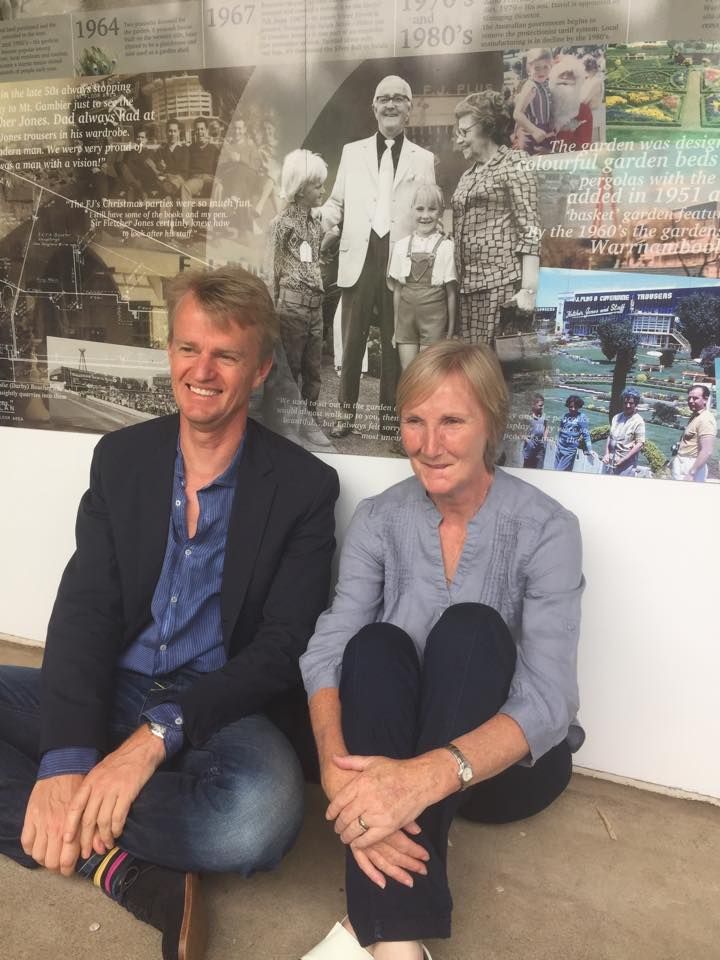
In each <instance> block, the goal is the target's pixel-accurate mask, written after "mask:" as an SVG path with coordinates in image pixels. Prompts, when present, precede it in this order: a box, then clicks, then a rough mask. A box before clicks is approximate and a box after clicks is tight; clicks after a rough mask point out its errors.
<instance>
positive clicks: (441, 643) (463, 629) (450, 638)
mask: <svg viewBox="0 0 720 960" xmlns="http://www.w3.org/2000/svg"><path fill="white" fill-rule="evenodd" d="M456 650H457V651H459V652H461V653H462V654H463V655H468V654H469V653H470V651H471V650H472V651H473V652H475V653H477V652H478V651H479V652H480V653H481V654H482V655H483V657H485V658H487V657H491V658H496V659H499V660H500V661H501V662H502V663H503V664H504V665H505V666H506V667H507V668H509V669H511V670H512V669H514V666H515V659H516V655H517V654H516V648H515V641H514V640H513V638H512V635H511V633H510V631H509V629H508V627H507V624H506V623H505V621H504V620H503V618H502V617H501V616H500V614H499V613H498V611H497V610H495V609H494V608H493V607H489V606H487V605H486V604H484V603H456V604H453V605H452V606H451V607H448V608H447V609H446V610H445V611H444V612H443V614H442V616H441V617H440V619H439V620H438V621H437V623H436V624H435V626H434V627H433V628H432V630H431V631H430V635H429V636H428V641H427V645H426V648H425V661H426V663H427V661H428V659H429V658H432V657H434V656H438V655H440V656H448V655H452V653H453V652H454V651H456Z"/></svg>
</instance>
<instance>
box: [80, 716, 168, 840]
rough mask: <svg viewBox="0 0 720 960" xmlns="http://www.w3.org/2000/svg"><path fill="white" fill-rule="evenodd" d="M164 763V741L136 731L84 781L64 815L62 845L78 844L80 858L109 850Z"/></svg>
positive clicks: (140, 729) (145, 732)
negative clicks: (132, 807) (131, 808)
mask: <svg viewBox="0 0 720 960" xmlns="http://www.w3.org/2000/svg"><path fill="white" fill-rule="evenodd" d="M164 760H165V745H164V743H163V741H162V740H161V739H160V738H159V737H156V736H154V735H153V734H152V733H151V732H150V730H149V728H148V727H147V726H145V725H143V726H142V727H139V728H138V729H137V730H136V731H135V733H133V734H132V735H131V736H130V737H128V739H127V740H126V741H125V742H124V743H122V744H121V745H120V746H119V747H118V748H117V750H113V752H112V753H109V754H108V755H107V756H106V757H105V758H104V759H103V760H101V761H100V763H98V765H97V766H96V767H94V768H93V769H92V770H91V771H90V773H88V775H87V776H86V777H85V779H84V780H83V782H82V785H81V786H80V788H79V789H78V790H77V792H76V793H75V796H74V797H73V800H72V802H71V803H70V805H69V808H68V811H67V816H66V818H65V829H64V833H63V841H64V843H65V844H68V845H72V844H73V843H76V842H77V841H78V840H79V845H80V853H81V854H82V856H83V857H89V856H90V854H91V853H92V852H93V850H95V852H96V853H103V852H104V850H109V849H110V848H111V847H112V846H113V845H114V843H115V838H116V837H119V836H120V834H121V833H122V832H123V828H124V826H125V821H126V819H127V815H128V813H129V811H130V807H131V805H132V803H133V801H134V800H135V798H136V797H137V795H138V793H140V791H141V790H142V788H143V787H144V786H145V784H146V783H147V782H148V780H149V779H150V777H151V776H152V775H153V773H154V772H155V771H156V770H157V768H158V767H159V766H160V764H161V763H162V762H163V761H164Z"/></svg>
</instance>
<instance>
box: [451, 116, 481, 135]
mask: <svg viewBox="0 0 720 960" xmlns="http://www.w3.org/2000/svg"><path fill="white" fill-rule="evenodd" d="M477 125H478V121H477V120H476V121H475V123H469V124H468V125H467V126H466V127H455V129H454V130H453V133H454V135H455V139H456V140H467V135H468V133H469V132H470V131H471V130H472V128H473V127H476V126H477Z"/></svg>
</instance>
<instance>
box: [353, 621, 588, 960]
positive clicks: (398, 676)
mask: <svg viewBox="0 0 720 960" xmlns="http://www.w3.org/2000/svg"><path fill="white" fill-rule="evenodd" d="M515 658H516V652H515V643H514V641H513V639H512V637H511V636H510V632H509V630H508V628H507V626H506V625H505V623H504V621H503V620H502V618H501V617H500V615H499V614H498V613H497V612H496V611H495V610H493V609H491V608H490V607H487V606H484V605H482V604H476V603H461V604H457V605H456V606H453V607H449V608H448V609H447V610H446V611H445V612H444V614H443V615H442V617H441V618H440V620H439V621H438V622H437V624H436V625H435V626H434V627H433V629H432V630H431V631H430V635H429V636H428V639H427V644H426V647H425V655H424V664H423V666H422V667H421V666H420V662H419V660H418V656H417V652H416V650H415V647H414V644H413V642H412V640H411V639H410V637H409V636H408V635H407V634H406V633H405V632H404V631H403V630H401V629H400V628H399V627H396V626H393V625H392V624H388V623H375V624H370V625H368V626H366V627H363V628H362V630H360V632H359V633H358V634H357V635H356V636H355V637H353V639H352V640H351V641H350V643H349V644H348V646H347V648H346V650H345V656H344V659H343V667H342V678H341V682H340V698H341V701H342V724H343V734H344V736H345V742H346V744H347V747H348V750H349V751H350V752H351V753H353V754H361V755H380V756H386V757H392V758H394V759H405V758H408V757H414V756H417V755H418V754H421V753H424V752H426V751H428V750H433V749H435V748H437V747H441V746H443V745H444V744H446V743H448V742H449V741H450V740H452V739H453V738H454V737H459V736H461V735H462V734H464V733H467V732H468V731H470V730H473V729H474V728H475V727H478V726H480V724H482V723H485V721H486V720H489V719H490V717H492V716H494V715H495V714H496V713H497V712H498V710H499V709H500V707H501V706H502V705H503V703H504V702H505V700H506V699H507V695H508V690H509V687H510V682H511V680H512V676H513V673H514V670H515ZM571 770H572V764H571V759H570V750H569V748H568V746H567V743H565V742H564V741H563V742H562V743H561V744H558V746H556V747H554V748H553V749H552V750H550V751H549V752H548V753H547V754H545V756H543V757H541V758H540V759H539V760H538V761H537V763H535V765H534V766H532V767H521V766H518V765H514V766H512V767H510V768H509V769H508V770H505V771H504V772H503V773H501V774H499V775H498V776H496V777H493V778H492V779H490V780H486V781H484V782H482V783H479V784H478V785H477V786H474V787H471V788H470V789H469V790H467V791H466V792H464V793H459V792H457V793H454V794H452V795H451V796H449V797H447V798H446V799H445V800H442V801H441V802H440V803H436V804H434V805H433V806H431V807H428V809H427V810H425V811H424V813H423V814H422V815H421V816H420V817H419V819H418V822H419V824H420V826H421V828H422V833H421V834H420V835H419V836H417V837H414V838H413V839H415V840H417V842H418V843H420V844H422V846H423V847H425V849H426V850H427V852H428V853H429V855H430V859H429V861H428V864H427V867H428V874H427V876H426V877H422V876H418V875H415V877H414V886H413V887H412V888H410V887H406V886H404V885H403V884H401V883H398V882H397V881H395V880H391V879H388V882H387V885H386V887H385V889H384V890H383V889H381V888H380V887H378V886H377V885H376V884H374V883H373V882H372V881H371V880H369V879H368V878H367V877H366V876H365V874H364V873H363V872H362V871H361V870H360V869H359V867H358V866H357V864H356V863H355V860H354V858H353V856H352V853H351V851H350V850H349V849H348V850H347V854H346V856H347V861H346V871H347V881H346V883H347V887H346V889H347V900H348V913H349V916H350V922H351V923H352V925H353V928H354V930H355V933H356V934H357V936H358V939H359V941H360V943H361V944H362V945H363V946H367V945H368V944H371V943H375V942H377V941H379V940H425V939H433V938H438V937H449V936H450V914H451V911H452V898H451V896H450V890H449V887H448V881H447V871H446V856H447V839H448V831H449V829H450V823H451V821H452V819H453V817H454V816H455V814H456V813H458V812H459V813H460V815H461V816H465V817H467V818H468V819H470V820H476V821H478V822H482V823H504V822H509V821H512V820H519V819H523V818H525V817H529V816H532V815H533V814H535V813H538V812H539V811H540V810H543V809H544V808H545V807H546V806H548V804H550V803H551V802H552V801H553V800H554V799H555V798H556V797H558V796H559V795H560V794H561V793H562V791H563V790H564V789H565V787H566V786H567V784H568V782H569V780H570V773H571Z"/></svg>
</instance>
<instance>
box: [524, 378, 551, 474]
mask: <svg viewBox="0 0 720 960" xmlns="http://www.w3.org/2000/svg"><path fill="white" fill-rule="evenodd" d="M544 409H545V397H544V396H543V395H542V394H541V393H535V394H533V398H532V406H531V407H530V426H529V428H528V432H527V436H526V437H525V440H524V442H523V466H524V467H528V468H529V469H531V470H542V469H543V466H544V465H545V451H546V449H547V441H548V436H549V433H550V428H549V426H548V422H547V420H546V419H545V416H544V415H543V411H544Z"/></svg>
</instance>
